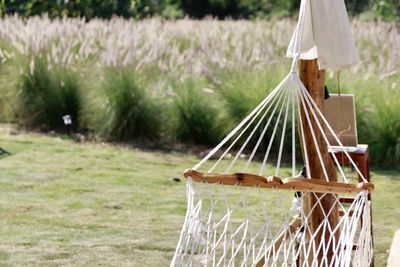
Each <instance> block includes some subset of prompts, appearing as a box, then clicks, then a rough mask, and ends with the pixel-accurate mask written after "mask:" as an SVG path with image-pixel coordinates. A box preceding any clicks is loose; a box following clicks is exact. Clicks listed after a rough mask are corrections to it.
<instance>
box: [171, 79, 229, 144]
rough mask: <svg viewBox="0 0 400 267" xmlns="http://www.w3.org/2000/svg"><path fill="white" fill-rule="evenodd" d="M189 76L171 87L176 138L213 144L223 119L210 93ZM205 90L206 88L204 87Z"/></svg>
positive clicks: (220, 134)
mask: <svg viewBox="0 0 400 267" xmlns="http://www.w3.org/2000/svg"><path fill="white" fill-rule="evenodd" d="M202 85H203V84H202V83H201V82H199V81H195V80H193V79H189V80H186V81H184V82H182V83H180V84H178V85H176V86H175V88H174V91H175V94H176V95H175V96H174V101H173V105H174V109H175V113H176V119H177V123H176V130H175V135H176V138H177V139H179V140H180V141H183V142H191V143H196V144H204V145H213V144H216V143H218V141H220V138H221V137H222V130H221V129H222V128H223V124H224V122H223V121H222V119H221V116H220V115H221V111H220V110H219V109H218V108H217V106H216V102H215V101H214V99H215V97H216V96H215V95H207V94H212V92H208V93H206V92H204V87H203V86H202ZM206 90H207V89H206Z"/></svg>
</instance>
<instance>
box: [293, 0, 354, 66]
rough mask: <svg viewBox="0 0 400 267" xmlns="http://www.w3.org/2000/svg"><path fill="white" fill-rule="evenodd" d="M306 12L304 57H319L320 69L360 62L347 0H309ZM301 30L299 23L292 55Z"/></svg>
mask: <svg viewBox="0 0 400 267" xmlns="http://www.w3.org/2000/svg"><path fill="white" fill-rule="evenodd" d="M302 1H305V0H302ZM304 15H305V17H304V28H303V34H302V38H301V40H302V41H301V47H300V51H301V54H300V59H316V58H318V64H319V69H330V70H340V69H342V68H345V67H348V66H352V65H354V64H356V63H357V62H358V51H357V48H356V46H355V43H354V38H353V35H352V32H351V27H350V22H349V18H348V16H347V11H346V6H345V3H344V0H307V1H306V7H305V13H304ZM298 30H299V25H298V26H297V28H296V31H295V33H294V34H293V37H292V39H291V41H290V44H289V47H288V50H287V56H288V57H293V56H294V54H295V51H296V48H295V46H296V45H295V39H296V32H297V31H298ZM297 51H298V50H297Z"/></svg>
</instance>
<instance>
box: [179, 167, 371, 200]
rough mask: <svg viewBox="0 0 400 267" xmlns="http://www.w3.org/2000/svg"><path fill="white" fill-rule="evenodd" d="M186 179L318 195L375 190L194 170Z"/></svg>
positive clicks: (360, 186)
mask: <svg viewBox="0 0 400 267" xmlns="http://www.w3.org/2000/svg"><path fill="white" fill-rule="evenodd" d="M183 175H184V176H185V177H186V178H189V177H191V178H192V179H193V181H196V182H203V183H210V184H224V185H241V186H250V187H262V188H277V189H286V190H296V191H303V192H304V191H312V192H319V193H335V194H343V193H358V192H361V191H363V190H368V191H370V192H372V191H373V190H374V188H375V186H374V184H373V183H358V184H346V183H338V182H327V181H325V180H320V179H309V178H297V177H295V178H286V179H283V180H282V179H281V178H279V177H277V176H270V177H268V178H267V177H264V176H259V175H255V174H250V173H232V174H222V173H202V172H198V171H195V170H190V169H189V170H186V171H185V172H184V174H183Z"/></svg>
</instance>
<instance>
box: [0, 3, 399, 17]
mask: <svg viewBox="0 0 400 267" xmlns="http://www.w3.org/2000/svg"><path fill="white" fill-rule="evenodd" d="M299 2H300V0H49V1H44V0H0V15H1V16H5V15H11V14H15V13H17V14H19V15H21V16H24V17H29V16H34V15H41V14H43V13H48V14H49V16H50V17H59V16H68V17H84V18H86V19H88V20H89V19H92V18H111V17H112V16H114V15H116V16H122V17H125V18H131V17H133V18H137V19H140V18H146V17H149V16H162V17H166V18H181V17H184V16H189V17H191V18H203V17H205V16H213V17H216V18H220V19H224V18H227V17H230V18H270V17H282V16H285V17H286V16H293V15H294V14H295V13H296V12H297V9H298V6H299ZM345 2H346V6H347V8H348V11H349V13H350V14H351V15H359V14H363V16H365V17H366V18H369V19H384V20H398V19H399V17H400V1H398V0H345Z"/></svg>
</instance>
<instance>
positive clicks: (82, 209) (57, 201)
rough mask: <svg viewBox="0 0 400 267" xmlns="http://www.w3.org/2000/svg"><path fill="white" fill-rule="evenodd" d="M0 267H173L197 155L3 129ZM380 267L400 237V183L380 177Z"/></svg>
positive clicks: (395, 175) (388, 175) (376, 177)
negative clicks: (397, 234) (187, 173)
mask: <svg viewBox="0 0 400 267" xmlns="http://www.w3.org/2000/svg"><path fill="white" fill-rule="evenodd" d="M0 147H2V148H3V149H6V150H8V151H9V152H11V154H12V155H11V156H4V157H2V158H0V190H1V193H0V218H1V219H0V237H1V241H0V266H168V265H169V261H170V260H171V257H172V255H173V252H174V249H175V245H176V242H177V239H178V236H179V231H180V227H181V225H182V222H183V216H184V213H185V205H186V200H185V183H184V181H182V182H174V181H172V179H171V178H172V177H180V176H181V173H182V171H183V170H184V169H185V168H187V167H191V166H193V165H194V163H195V162H196V161H197V158H196V157H195V156H193V155H188V154H183V153H177V152H171V153H162V152H146V151H142V150H138V149H129V148H125V147H121V146H114V145H109V144H94V143H85V144H79V143H75V142H73V141H70V140H65V139H61V138H59V137H50V136H44V135H38V134H23V133H22V134H10V133H9V129H8V128H6V127H0ZM372 175H373V181H374V183H375V184H376V188H377V189H376V192H375V193H374V195H373V209H374V218H373V219H374V230H375V231H374V238H375V242H376V244H375V248H376V254H375V255H376V256H375V257H376V262H377V264H376V266H385V263H386V257H387V255H386V251H387V250H388V248H389V246H390V242H391V238H392V235H393V233H394V231H395V230H397V229H398V228H400V208H399V200H400V173H399V172H398V171H397V172H396V171H395V170H374V171H373V173H372Z"/></svg>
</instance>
